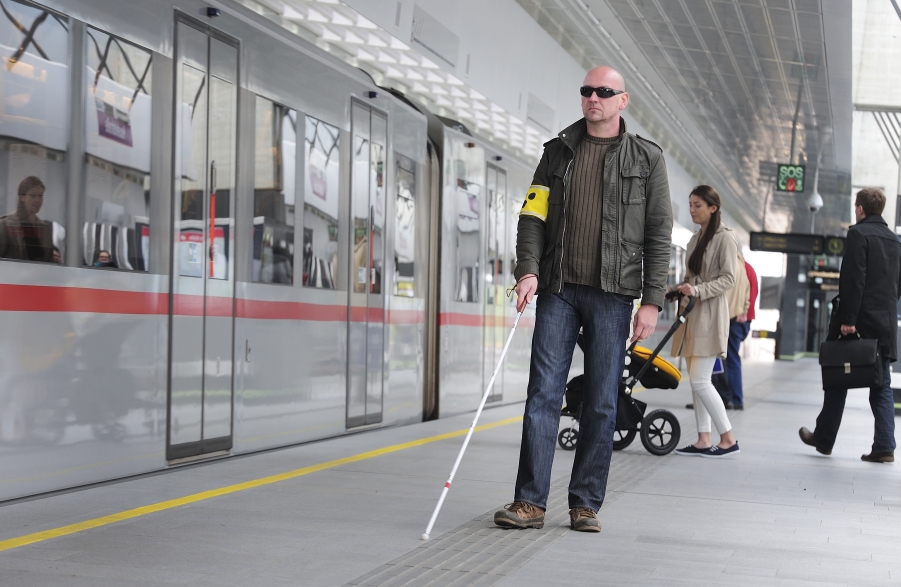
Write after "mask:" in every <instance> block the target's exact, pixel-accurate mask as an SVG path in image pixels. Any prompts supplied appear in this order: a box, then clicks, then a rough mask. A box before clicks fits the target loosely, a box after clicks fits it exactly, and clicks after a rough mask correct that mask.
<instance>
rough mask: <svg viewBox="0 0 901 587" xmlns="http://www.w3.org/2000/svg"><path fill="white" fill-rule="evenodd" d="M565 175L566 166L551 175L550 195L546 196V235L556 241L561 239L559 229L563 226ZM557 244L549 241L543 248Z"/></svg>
mask: <svg viewBox="0 0 901 587" xmlns="http://www.w3.org/2000/svg"><path fill="white" fill-rule="evenodd" d="M565 175H566V164H563V165H561V166H560V167H559V168H558V169H556V170H555V171H554V173H553V175H551V185H550V188H551V189H550V193H549V194H548V200H547V203H548V213H547V234H549V235H556V236H557V237H558V239H560V238H561V237H562V234H561V233H562V231H561V227H562V224H563V188H564V179H563V178H564V176H565ZM551 244H557V243H553V241H552V240H551V239H549V240H548V241H547V243H546V245H545V246H548V245H551Z"/></svg>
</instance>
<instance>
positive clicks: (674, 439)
mask: <svg viewBox="0 0 901 587" xmlns="http://www.w3.org/2000/svg"><path fill="white" fill-rule="evenodd" d="M681 436H682V427H681V426H679V420H678V419H676V416H675V414H673V413H672V412H670V411H669V410H654V411H653V412H651V413H650V414H648V415H647V416H645V417H644V420H642V421H641V444H643V445H644V447H645V448H646V449H647V451H648V452H649V453H651V454H652V455H657V456H661V455H665V454H669V453H671V452H672V451H673V449H674V448H676V446H677V445H678V444H679V438H680V437H681Z"/></svg>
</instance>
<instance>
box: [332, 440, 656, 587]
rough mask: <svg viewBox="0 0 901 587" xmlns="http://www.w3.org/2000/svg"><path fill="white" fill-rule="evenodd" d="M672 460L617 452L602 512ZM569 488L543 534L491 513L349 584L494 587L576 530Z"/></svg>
mask: <svg viewBox="0 0 901 587" xmlns="http://www.w3.org/2000/svg"><path fill="white" fill-rule="evenodd" d="M668 458H669V457H655V456H652V455H649V454H640V453H622V452H617V453H614V454H613V459H612V461H611V464H610V476H609V477H608V479H607V496H606V498H605V500H604V506H603V507H602V508H601V509H602V510H603V509H604V508H606V507H607V506H609V505H610V504H611V503H613V502H615V501H616V500H617V499H619V498H620V497H621V496H622V495H623V494H624V493H626V492H628V491H629V490H630V489H632V488H633V487H635V486H637V485H638V484H639V483H641V482H642V481H644V480H645V479H647V478H648V477H650V476H651V474H652V473H653V472H654V471H656V470H657V469H659V468H660V467H661V466H662V465H663V464H664V463H666V461H667V459H668ZM568 486H569V476H568V475H567V476H565V477H561V478H560V479H557V480H556V481H554V482H553V483H552V484H551V493H550V499H549V500H548V509H547V512H546V513H545V525H544V528H543V529H542V530H529V531H518V530H504V529H503V528H499V527H497V526H495V525H494V511H495V510H491V511H490V512H486V513H484V514H482V515H481V516H479V517H477V518H475V519H473V520H472V521H470V522H467V523H466V524H463V525H462V526H460V527H458V528H455V529H453V530H451V531H450V532H447V533H445V534H443V535H441V536H438V537H436V538H433V539H432V540H430V541H429V542H426V543H424V544H423V545H422V546H420V547H419V548H417V549H415V550H413V551H411V552H409V553H407V554H405V555H403V556H401V557H399V558H396V559H394V560H393V561H391V562H389V563H387V564H385V565H382V566H381V567H378V568H377V569H374V570H373V571H370V572H369V573H366V574H365V575H363V576H362V577H359V578H357V579H355V580H353V581H351V582H349V583H347V585H348V586H350V585H353V586H360V587H375V586H378V587H389V586H390V587H394V586H398V587H400V586H419V585H494V584H495V583H497V582H498V581H500V580H501V579H503V578H504V577H506V576H507V575H509V574H511V573H512V572H513V571H515V570H516V569H518V568H519V567H521V566H522V565H524V564H525V563H526V562H528V561H529V560H531V559H532V558H533V557H534V556H535V555H537V554H538V553H539V552H541V551H542V550H544V549H546V548H547V547H548V546H550V545H551V544H553V543H554V542H556V541H557V540H559V539H560V538H561V537H562V536H563V535H564V534H566V533H567V532H569V531H570V529H569V505H568V502H567V487H568Z"/></svg>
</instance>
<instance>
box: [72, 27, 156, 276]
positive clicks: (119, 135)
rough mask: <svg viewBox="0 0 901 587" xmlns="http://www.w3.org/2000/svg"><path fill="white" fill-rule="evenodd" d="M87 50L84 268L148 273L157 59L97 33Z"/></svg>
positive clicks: (89, 38) (90, 33) (91, 32)
mask: <svg viewBox="0 0 901 587" xmlns="http://www.w3.org/2000/svg"><path fill="white" fill-rule="evenodd" d="M85 45H86V47H85V51H86V53H87V55H86V65H85V78H86V79H85V85H86V86H87V96H86V99H85V127H84V133H85V135H84V136H85V161H84V186H85V189H84V214H85V215H84V219H85V220H84V227H83V230H82V239H83V244H84V259H83V262H84V264H85V265H88V266H93V267H109V268H114V269H128V270H132V271H147V269H148V267H147V261H148V258H149V253H150V132H151V131H150V129H151V107H150V104H151V102H150V99H151V92H150V88H151V82H152V79H151V71H150V70H151V58H152V54H151V53H150V51H147V50H146V49H142V48H141V47H138V46H136V45H132V44H131V43H128V42H126V41H123V40H121V39H118V38H116V37H113V36H111V35H109V34H107V33H105V32H103V31H100V30H98V29H95V28H92V27H88V28H87V37H86V42H85Z"/></svg>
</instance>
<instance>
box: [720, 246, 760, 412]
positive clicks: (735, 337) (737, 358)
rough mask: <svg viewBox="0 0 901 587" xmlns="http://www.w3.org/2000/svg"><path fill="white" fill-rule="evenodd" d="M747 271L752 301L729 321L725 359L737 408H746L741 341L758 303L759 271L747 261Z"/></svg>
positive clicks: (728, 379)
mask: <svg viewBox="0 0 901 587" xmlns="http://www.w3.org/2000/svg"><path fill="white" fill-rule="evenodd" d="M745 273H747V275H748V281H749V282H750V284H751V300H750V301H751V303H750V304H749V305H748V311H747V312H746V313H745V314H739V315H738V316H736V317H735V318H732V319H731V320H730V321H729V352H728V353H726V360H725V361H724V365H723V366H724V367H725V371H726V373H725V375H726V381H728V383H729V389H730V390H732V407H733V409H736V410H743V409H745V395H744V389H743V388H742V381H741V354H739V349H741V343H742V342H744V340H745V339H746V338H748V333H749V332H751V320H753V319H754V317H755V314H754V305H755V304H756V303H757V291H758V287H757V272H756V271H754V268H753V267H751V264H750V263H748V262H747V261H745Z"/></svg>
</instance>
